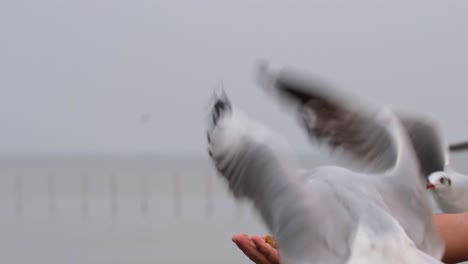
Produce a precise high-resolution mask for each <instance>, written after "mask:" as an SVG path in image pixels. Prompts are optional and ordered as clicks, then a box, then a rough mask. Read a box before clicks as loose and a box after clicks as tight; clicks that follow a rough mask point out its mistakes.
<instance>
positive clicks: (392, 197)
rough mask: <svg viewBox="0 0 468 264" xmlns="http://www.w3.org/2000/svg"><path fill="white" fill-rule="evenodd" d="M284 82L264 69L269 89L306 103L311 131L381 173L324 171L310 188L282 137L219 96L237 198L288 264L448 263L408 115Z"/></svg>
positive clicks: (223, 160) (302, 107)
mask: <svg viewBox="0 0 468 264" xmlns="http://www.w3.org/2000/svg"><path fill="white" fill-rule="evenodd" d="M284 76H287V74H286V75H284V74H279V73H272V72H271V71H268V70H266V69H265V68H263V70H262V71H260V77H262V80H264V81H266V82H262V83H263V85H265V86H266V87H268V88H270V89H273V90H274V91H276V92H278V95H279V96H278V97H279V98H281V99H286V98H287V99H292V100H290V101H289V102H291V103H292V105H295V106H298V109H299V112H300V117H301V120H302V122H303V124H304V125H305V126H306V128H307V131H308V132H309V133H310V134H311V135H312V134H313V135H315V138H316V139H318V140H319V141H321V142H324V143H327V144H328V145H329V146H330V147H332V148H334V147H341V148H343V149H344V151H346V152H348V153H349V154H351V155H361V156H363V157H366V158H365V159H364V160H366V161H367V162H368V165H369V167H368V168H372V170H373V172H371V173H363V172H355V171H351V170H348V169H346V168H341V167H332V166H323V167H317V168H315V169H313V170H311V171H310V172H309V177H307V183H305V181H304V177H301V176H300V175H299V174H298V171H297V169H298V168H299V164H298V163H297V161H296V160H295V158H294V156H293V153H292V151H291V149H290V147H289V146H288V144H287V143H286V142H285V141H284V140H283V139H282V138H281V137H280V136H279V135H277V134H275V133H273V132H272V131H271V130H269V129H268V128H266V127H264V126H262V125H261V124H260V123H258V122H256V121H254V120H252V119H250V118H248V117H247V116H246V115H245V114H243V113H242V112H241V110H240V109H239V108H237V107H236V106H234V105H233V104H232V102H231V101H230V100H229V99H228V98H227V96H226V94H225V93H224V92H220V93H218V94H215V96H214V99H213V102H212V107H211V111H210V113H209V124H208V145H209V154H210V156H211V158H212V160H213V162H214V165H215V167H216V168H217V170H218V171H219V173H220V175H221V176H222V177H223V178H224V179H225V180H226V181H227V183H228V186H229V190H230V191H231V193H232V194H233V195H234V196H235V197H236V198H246V199H249V200H251V201H252V202H253V205H254V206H255V208H256V209H257V211H258V212H259V213H260V215H261V217H262V219H263V221H264V223H265V224H266V225H267V227H268V228H269V230H270V231H271V232H272V234H273V235H274V236H275V237H276V238H277V239H278V242H279V245H280V248H279V251H280V255H281V260H282V263H286V264H290V263H294V264H295V263H298V264H299V263H300V264H306V263H348V264H353V263H441V262H440V259H441V258H442V254H443V250H444V244H443V242H442V240H441V239H440V237H439V236H438V234H437V232H436V230H435V228H434V226H433V224H432V218H431V209H430V205H429V200H428V198H427V196H426V194H425V184H424V179H423V177H422V176H421V173H420V166H419V163H418V161H417V157H416V155H415V152H414V150H413V148H412V145H411V143H410V142H409V138H408V136H407V133H406V131H405V130H404V128H403V127H402V125H401V123H400V121H399V119H398V118H397V117H396V116H395V115H394V114H393V112H392V111H390V110H389V109H388V108H384V107H377V108H371V107H366V108H367V109H365V108H363V107H362V106H360V107H356V105H354V104H349V103H345V102H346V100H344V98H343V96H344V95H343V93H342V92H338V91H333V90H324V89H315V87H313V86H310V87H308V86H307V85H305V84H306V83H297V84H300V85H297V86H295V87H286V86H283V85H282V82H281V81H282V79H283V77H284ZM295 80H297V79H296V78H295V77H294V78H290V79H289V81H295ZM304 85H305V86H304ZM298 87H301V88H304V87H306V88H307V89H305V90H301V89H296V88H298ZM348 102H351V101H349V100H348ZM361 103H362V102H361ZM312 117H313V118H312ZM359 159H361V160H363V159H362V158H359Z"/></svg>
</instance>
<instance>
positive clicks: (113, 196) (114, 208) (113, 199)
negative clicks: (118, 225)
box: [109, 172, 118, 217]
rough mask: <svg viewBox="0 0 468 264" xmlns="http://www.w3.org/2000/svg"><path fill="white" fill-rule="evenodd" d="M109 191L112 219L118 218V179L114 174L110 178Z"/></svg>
mask: <svg viewBox="0 0 468 264" xmlns="http://www.w3.org/2000/svg"><path fill="white" fill-rule="evenodd" d="M109 190H110V214H111V216H112V217H116V216H117V214H118V201H117V195H118V186H117V178H116V175H115V173H114V172H112V173H111V174H110V176H109Z"/></svg>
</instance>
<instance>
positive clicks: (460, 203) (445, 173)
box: [397, 112, 468, 214]
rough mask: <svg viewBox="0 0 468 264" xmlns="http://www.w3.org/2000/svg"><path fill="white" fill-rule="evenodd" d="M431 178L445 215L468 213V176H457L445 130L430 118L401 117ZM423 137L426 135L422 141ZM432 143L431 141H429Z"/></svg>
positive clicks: (430, 181)
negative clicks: (451, 161)
mask: <svg viewBox="0 0 468 264" xmlns="http://www.w3.org/2000/svg"><path fill="white" fill-rule="evenodd" d="M397 116H399V118H400V119H401V120H402V123H403V124H404V126H405V129H406V130H407V131H408V134H409V136H410V139H411V142H412V144H413V146H414V148H415V150H416V153H417V155H418V157H419V159H424V160H425V162H423V163H422V164H425V165H426V166H421V168H422V171H423V173H424V175H426V176H427V184H426V187H427V189H428V190H429V191H430V192H431V193H432V196H433V197H434V201H435V202H436V204H437V205H438V207H439V209H440V210H441V211H442V212H444V213H450V214H453V213H464V212H468V175H464V174H461V173H459V172H457V171H456V170H455V169H454V168H453V166H452V164H451V163H450V154H449V152H450V146H449V144H447V142H446V141H445V140H444V138H445V137H444V135H443V132H442V129H441V126H440V125H439V124H438V122H437V121H436V120H435V119H434V118H433V117H430V116H429V115H424V114H421V113H401V112H400V113H398V114H397ZM422 135H426V137H425V138H424V140H421V138H423V137H422ZM428 139H430V140H428Z"/></svg>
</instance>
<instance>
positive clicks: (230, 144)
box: [208, 94, 352, 263]
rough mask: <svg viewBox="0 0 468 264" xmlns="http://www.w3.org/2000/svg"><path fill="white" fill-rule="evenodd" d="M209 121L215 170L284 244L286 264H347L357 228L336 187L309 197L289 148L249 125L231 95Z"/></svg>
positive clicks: (322, 187)
mask: <svg viewBox="0 0 468 264" xmlns="http://www.w3.org/2000/svg"><path fill="white" fill-rule="evenodd" d="M208 119H209V125H208V146H209V154H210V157H211V159H212V161H213V164H214V166H215V167H216V169H217V170H218V171H219V173H220V175H221V176H222V178H224V179H225V180H226V182H227V183H228V185H229V189H230V191H231V192H232V193H233V194H234V195H235V196H236V197H238V198H247V199H249V200H251V201H252V202H253V204H254V206H255V208H256V209H257V211H258V212H259V214H260V215H261V217H262V219H263V220H264V222H265V224H266V226H267V227H268V228H269V229H270V231H271V232H272V233H273V234H274V235H275V236H276V237H277V238H278V239H279V243H280V253H281V255H282V258H283V260H284V261H286V260H292V262H291V263H306V262H305V261H306V260H310V258H311V256H312V257H313V259H314V260H316V261H318V262H322V263H325V262H326V261H328V263H343V262H344V261H345V259H346V257H347V255H348V254H349V252H348V245H347V243H348V241H349V239H348V238H349V236H350V233H351V231H352V228H351V227H349V226H350V225H352V222H351V220H350V216H349V215H348V214H347V212H346V210H345V209H344V208H343V204H342V203H340V201H339V200H337V199H336V198H335V197H334V192H333V191H332V189H331V187H330V186H328V185H326V184H324V183H320V182H318V183H316V186H314V187H315V190H314V191H312V192H311V191H309V190H308V188H309V187H310V185H309V184H306V183H305V182H304V176H301V175H300V171H298V170H297V169H298V168H299V167H298V166H297V164H296V162H295V161H294V160H293V158H292V156H291V153H290V150H289V146H287V145H286V142H284V140H282V138H280V137H279V136H277V135H275V134H274V133H273V132H272V131H269V130H267V129H266V128H265V127H263V126H261V125H260V124H259V123H257V122H254V121H253V120H251V119H248V118H247V117H246V116H245V115H243V114H242V113H241V112H240V110H239V109H238V108H236V107H234V106H233V105H232V103H231V102H230V101H229V99H228V98H227V97H226V96H225V94H220V95H216V96H215V99H214V101H213V106H212V110H211V113H210V115H209V118H208ZM330 210H331V211H333V212H334V213H333V214H330ZM335 217H337V219H335ZM322 222H324V223H322ZM318 226H321V228H318ZM307 263H308V262H307Z"/></svg>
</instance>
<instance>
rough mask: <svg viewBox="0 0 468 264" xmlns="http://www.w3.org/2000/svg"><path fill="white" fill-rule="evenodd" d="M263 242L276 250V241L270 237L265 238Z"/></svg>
mask: <svg viewBox="0 0 468 264" xmlns="http://www.w3.org/2000/svg"><path fill="white" fill-rule="evenodd" d="M265 242H266V243H267V244H269V245H270V246H272V247H273V248H278V244H277V243H276V240H275V239H274V238H273V237H272V236H265Z"/></svg>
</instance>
